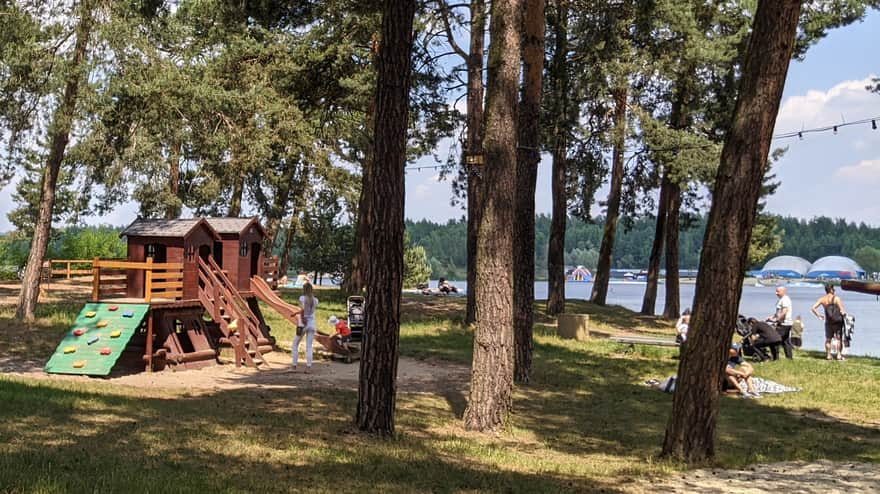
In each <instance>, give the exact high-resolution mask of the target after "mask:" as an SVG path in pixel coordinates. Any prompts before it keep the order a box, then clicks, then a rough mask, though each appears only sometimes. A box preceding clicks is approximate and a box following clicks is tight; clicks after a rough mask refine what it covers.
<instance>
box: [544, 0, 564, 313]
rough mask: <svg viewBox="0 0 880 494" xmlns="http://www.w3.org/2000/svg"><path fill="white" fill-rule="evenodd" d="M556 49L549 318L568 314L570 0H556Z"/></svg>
mask: <svg viewBox="0 0 880 494" xmlns="http://www.w3.org/2000/svg"><path fill="white" fill-rule="evenodd" d="M552 29H553V30H554V31H555V35H556V46H555V50H554V56H553V62H552V66H551V69H550V81H551V84H552V86H553V87H552V89H553V95H554V97H553V100H554V105H553V117H552V118H553V119H554V122H553V170H552V172H551V173H552V178H551V183H550V189H551V193H552V195H553V206H552V213H551V214H552V217H551V219H550V238H549V242H548V246H547V314H548V315H556V314H561V313H563V312H565V229H566V222H567V220H568V194H567V191H566V167H567V163H566V161H567V159H566V158H567V151H568V117H567V114H568V104H567V103H568V97H569V94H568V82H569V81H568V76H569V74H568V67H567V54H568V8H567V5H566V0H556V15H555V16H554V17H553V19H552Z"/></svg>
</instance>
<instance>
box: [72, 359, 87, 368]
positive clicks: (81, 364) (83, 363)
mask: <svg viewBox="0 0 880 494" xmlns="http://www.w3.org/2000/svg"><path fill="white" fill-rule="evenodd" d="M85 366H86V361H85V360H77V361H76V362H74V363H73V368H74V369H82V368H83V367H85Z"/></svg>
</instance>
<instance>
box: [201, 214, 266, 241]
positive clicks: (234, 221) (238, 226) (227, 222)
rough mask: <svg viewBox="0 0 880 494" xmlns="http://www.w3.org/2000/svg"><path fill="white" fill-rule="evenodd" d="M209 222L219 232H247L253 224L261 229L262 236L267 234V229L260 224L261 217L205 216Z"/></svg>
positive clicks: (237, 233)
mask: <svg viewBox="0 0 880 494" xmlns="http://www.w3.org/2000/svg"><path fill="white" fill-rule="evenodd" d="M205 220H207V221H208V224H209V225H211V227H212V228H214V230H216V231H217V233H219V234H221V235H222V234H236V235H240V234H242V233H244V232H245V230H247V229H248V228H249V227H250V226H251V225H254V226H256V228H257V229H258V230H260V234H261V235H262V236H264V237H265V236H266V230H265V229H264V228H263V225H261V224H260V220H259V218H257V217H256V216H255V217H253V218H205Z"/></svg>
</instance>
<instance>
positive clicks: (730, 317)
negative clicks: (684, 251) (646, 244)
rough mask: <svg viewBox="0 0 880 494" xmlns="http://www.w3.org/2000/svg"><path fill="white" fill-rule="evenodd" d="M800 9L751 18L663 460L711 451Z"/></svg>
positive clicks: (781, 0) (791, 3) (782, 1)
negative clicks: (734, 326)
mask: <svg viewBox="0 0 880 494" xmlns="http://www.w3.org/2000/svg"><path fill="white" fill-rule="evenodd" d="M800 8H801V2H800V1H798V0H773V1H770V0H761V1H759V3H758V8H757V11H756V12H755V16H754V30H753V33H752V35H751V38H750V40H749V45H748V46H749V48H748V55H747V58H746V62H745V65H744V67H743V72H742V74H743V77H742V81H741V83H740V91H739V97H738V100H737V104H736V111H735V112H734V118H733V124H732V126H731V129H730V132H729V134H728V135H727V137H726V139H725V144H724V150H723V151H722V156H721V166H720V167H719V169H718V174H717V178H716V182H715V188H714V190H713V202H712V208H711V212H710V214H709V223H708V225H707V227H706V240H705V243H704V247H703V255H702V258H701V261H700V270H699V276H698V279H697V285H698V286H699V287H700V288H699V289H698V291H697V294H696V300H695V304H694V311H693V317H692V319H691V323H692V327H693V336H692V337H691V338H689V340H688V345H687V346H685V347H684V349H683V351H682V359H681V362H680V363H679V371H678V384H677V387H676V392H675V396H674V397H673V407H672V414H671V416H670V420H669V424H668V426H667V429H666V437H665V439H664V443H663V454H664V455H665V456H672V457H675V458H680V459H683V460H686V461H703V460H705V459H707V458H711V457H713V456H714V453H715V441H714V439H715V438H714V436H715V426H716V421H717V415H718V405H719V390H720V384H721V381H722V379H723V370H724V367H725V362H726V360H727V352H728V349H729V347H730V339H731V336H732V332H733V330H732V326H733V324H732V323H733V321H734V320H735V318H736V310H737V305H738V302H737V301H738V299H739V297H738V295H739V293H740V291H741V289H742V281H743V279H742V273H743V271H744V269H745V267H746V255H747V248H748V244H749V239H750V236H751V231H752V226H753V224H754V220H755V212H756V209H757V203H758V194H759V191H760V188H761V181H762V179H763V176H764V172H765V171H766V164H767V156H768V154H769V151H770V141H771V138H772V134H773V126H774V123H775V121H776V114H777V111H778V109H779V102H780V99H781V97H782V90H783V87H784V84H785V76H786V73H787V71H788V65H789V60H790V58H791V55H792V53H793V51H794V44H795V32H796V30H797V21H798V14H799V12H800Z"/></svg>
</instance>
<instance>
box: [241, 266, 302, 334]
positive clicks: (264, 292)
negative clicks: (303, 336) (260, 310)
mask: <svg viewBox="0 0 880 494" xmlns="http://www.w3.org/2000/svg"><path fill="white" fill-rule="evenodd" d="M251 291H253V292H254V295H256V296H257V298H258V299H260V300H262V301H263V302H266V303H267V304H269V306H270V307H272V308H273V309H275V312H277V313H279V314H281V315H282V316H284V318H285V319H287V320H288V321H290V322H291V323H292V324H293V325H294V326H296V325H297V322H298V321H299V318H300V314H302V309H300V308H299V307H297V306H295V305H292V304H289V303H287V302H285V301H284V300H283V299H282V298H281V297H279V296H278V295H277V294H276V293H275V292H274V291H272V288H271V287H269V284H268V283H266V282H265V281H264V280H263V279H262V278H259V277H257V276H254V277H253V278H251Z"/></svg>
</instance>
